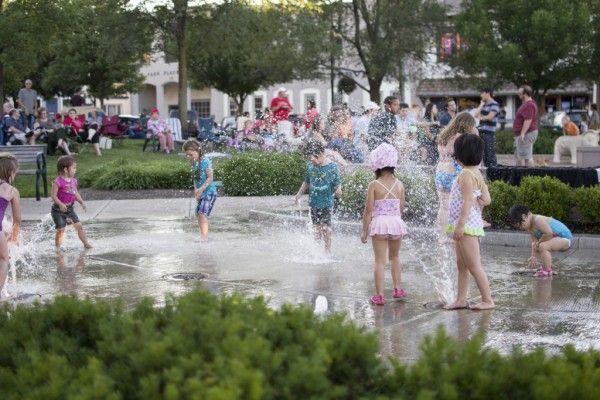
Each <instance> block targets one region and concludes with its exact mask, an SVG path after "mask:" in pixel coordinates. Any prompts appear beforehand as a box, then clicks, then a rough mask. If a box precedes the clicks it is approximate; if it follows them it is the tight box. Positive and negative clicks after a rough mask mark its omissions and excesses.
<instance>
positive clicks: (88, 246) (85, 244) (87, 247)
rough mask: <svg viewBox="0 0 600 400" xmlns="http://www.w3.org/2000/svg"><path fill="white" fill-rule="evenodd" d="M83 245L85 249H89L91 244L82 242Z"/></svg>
mask: <svg viewBox="0 0 600 400" xmlns="http://www.w3.org/2000/svg"><path fill="white" fill-rule="evenodd" d="M83 247H84V248H86V249H91V248H92V245H91V244H89V243H84V244H83Z"/></svg>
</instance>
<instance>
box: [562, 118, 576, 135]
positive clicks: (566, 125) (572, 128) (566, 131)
mask: <svg viewBox="0 0 600 400" xmlns="http://www.w3.org/2000/svg"><path fill="white" fill-rule="evenodd" d="M562 129H563V135H568V136H577V135H579V128H578V127H577V125H575V123H574V122H573V121H571V118H569V116H568V115H565V116H564V117H563V118H562Z"/></svg>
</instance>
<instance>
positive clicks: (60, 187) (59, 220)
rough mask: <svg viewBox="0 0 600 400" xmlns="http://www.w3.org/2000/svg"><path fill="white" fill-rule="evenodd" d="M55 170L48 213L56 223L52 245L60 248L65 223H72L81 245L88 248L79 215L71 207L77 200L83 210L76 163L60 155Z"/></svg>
mask: <svg viewBox="0 0 600 400" xmlns="http://www.w3.org/2000/svg"><path fill="white" fill-rule="evenodd" d="M57 170H58V176H57V177H56V179H55V180H54V182H52V194H51V196H52V201H53V204H52V208H51V209H50V215H52V219H53V220H54V224H55V225H56V236H55V237H54V245H55V246H56V247H57V248H60V246H61V244H62V242H63V240H64V238H65V228H66V227H67V225H73V227H74V228H75V230H76V231H77V235H78V236H79V240H81V243H83V247H85V248H86V249H89V248H91V247H92V246H91V245H90V243H89V242H88V240H87V237H86V235H85V232H84V230H83V227H82V226H81V222H79V217H78V216H77V214H76V213H75V210H74V209H73V205H74V204H75V202H78V203H79V204H80V205H81V208H83V210H84V211H85V204H84V203H83V199H82V198H81V196H80V195H79V192H78V191H77V179H75V173H76V172H77V163H76V162H75V159H74V158H73V157H72V156H62V157H60V158H59V159H58V162H57Z"/></svg>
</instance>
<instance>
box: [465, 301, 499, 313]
mask: <svg viewBox="0 0 600 400" xmlns="http://www.w3.org/2000/svg"><path fill="white" fill-rule="evenodd" d="M494 308H496V305H495V304H494V302H484V301H482V302H481V303H477V304H474V305H472V306H471V310H475V311H481V310H492V309H494Z"/></svg>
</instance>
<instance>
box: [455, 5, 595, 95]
mask: <svg viewBox="0 0 600 400" xmlns="http://www.w3.org/2000/svg"><path fill="white" fill-rule="evenodd" d="M591 20H592V14H591V13H590V8H589V3H588V2H587V1H571V0H528V1H522V0H504V1H495V2H490V1H486V0H466V1H464V2H463V3H462V11H461V12H460V14H458V16H457V18H456V31H457V32H459V33H460V36H461V39H462V43H463V44H462V46H461V47H460V48H459V49H457V50H458V51H456V52H455V54H456V56H455V57H454V58H452V59H451V65H453V66H454V67H456V68H457V69H458V70H459V71H461V72H464V73H466V74H469V75H473V76H480V77H481V78H482V80H485V81H487V82H488V84H490V85H491V86H497V85H499V84H502V83H506V82H512V83H514V84H515V85H517V86H519V85H522V84H528V85H530V86H531V87H532V88H533V90H534V93H535V94H536V95H537V94H540V95H544V94H545V93H546V91H547V90H549V89H554V88H557V87H560V86H561V85H564V84H567V83H569V82H571V81H573V80H574V79H576V78H584V77H586V76H587V75H588V70H589V69H591V58H590V56H591V55H592V53H593V50H592V46H590V40H591V38H592V36H593V29H592V26H591V24H590V21H591Z"/></svg>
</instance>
